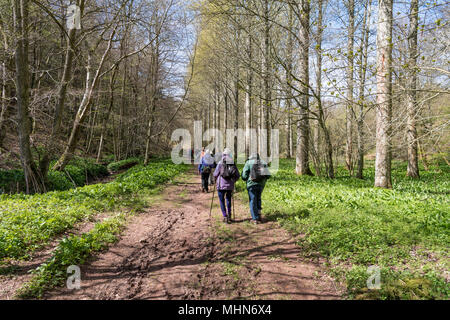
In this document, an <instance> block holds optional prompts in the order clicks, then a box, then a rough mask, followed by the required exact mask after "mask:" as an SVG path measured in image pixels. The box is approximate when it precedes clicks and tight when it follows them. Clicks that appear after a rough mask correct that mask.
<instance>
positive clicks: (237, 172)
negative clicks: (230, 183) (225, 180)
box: [234, 166, 241, 182]
mask: <svg viewBox="0 0 450 320" xmlns="http://www.w3.org/2000/svg"><path fill="white" fill-rule="evenodd" d="M240 177H241V175H240V174H239V169H238V167H237V166H236V175H235V177H234V182H236V181H238V180H239V178H240Z"/></svg>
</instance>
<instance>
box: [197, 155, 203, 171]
mask: <svg viewBox="0 0 450 320" xmlns="http://www.w3.org/2000/svg"><path fill="white" fill-rule="evenodd" d="M202 169H203V158H202V159H201V160H200V164H199V165H198V173H202Z"/></svg>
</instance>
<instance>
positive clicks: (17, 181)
mask: <svg viewBox="0 0 450 320" xmlns="http://www.w3.org/2000/svg"><path fill="white" fill-rule="evenodd" d="M54 164H55V161H53V162H52V163H51V164H50V168H51V167H52V166H53V165H54ZM108 174H109V173H108V170H107V169H106V167H105V166H103V165H101V164H97V163H95V160H94V159H84V158H78V157H76V158H74V159H72V160H71V161H70V162H69V164H68V165H67V166H66V168H65V169H64V171H62V172H60V171H54V170H50V171H49V172H48V177H47V178H48V181H47V185H46V188H47V190H48V191H63V190H69V189H71V188H76V187H82V186H84V185H85V184H87V183H88V182H89V181H91V180H94V179H98V178H102V177H104V176H107V175H108ZM24 191H25V178H24V175H23V170H18V169H14V170H0V194H12V193H20V192H24Z"/></svg>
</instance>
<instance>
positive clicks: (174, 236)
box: [45, 173, 342, 299]
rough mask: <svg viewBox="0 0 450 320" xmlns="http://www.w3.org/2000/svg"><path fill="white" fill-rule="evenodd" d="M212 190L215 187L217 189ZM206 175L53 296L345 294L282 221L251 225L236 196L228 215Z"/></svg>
mask: <svg viewBox="0 0 450 320" xmlns="http://www.w3.org/2000/svg"><path fill="white" fill-rule="evenodd" d="M211 190H212V188H211ZM211 190H210V192H209V193H201V187H200V177H199V176H198V175H195V174H194V173H192V174H188V175H185V176H181V177H179V178H178V181H176V182H175V183H173V184H172V185H169V186H168V187H167V188H166V189H164V191H163V193H162V195H160V196H156V198H154V199H153V200H152V202H153V204H152V207H151V208H150V209H148V210H146V211H145V212H144V213H142V214H139V215H136V216H134V217H133V218H132V220H131V221H130V223H129V224H128V225H127V228H126V230H125V231H124V232H123V234H122V236H121V238H120V240H119V241H118V242H117V243H116V244H115V245H113V246H111V247H110V248H109V249H108V250H107V251H105V252H103V253H101V254H99V255H97V256H96V257H94V258H92V259H91V261H90V262H89V263H87V264H85V265H84V266H80V268H81V288H80V289H79V290H69V289H66V288H59V289H56V290H54V291H52V292H49V293H48V294H47V295H46V296H45V298H46V299H240V298H241V299H242V298H244V299H339V298H340V297H341V294H342V292H341V291H340V289H339V288H338V287H337V286H336V284H335V281H334V280H333V279H332V278H330V277H328V276H327V275H326V274H325V273H324V271H323V270H324V269H325V268H324V267H323V266H322V265H320V264H319V263H313V262H308V261H305V259H302V258H300V257H299V253H300V252H299V250H300V249H299V247H298V246H297V245H296V244H295V239H294V238H293V237H292V236H290V235H289V234H288V233H287V232H286V231H285V230H284V229H282V228H280V227H279V225H278V224H276V223H275V222H266V223H263V224H260V225H252V224H250V223H249V222H248V220H249V219H248V218H249V217H250V213H249V210H248V208H247V206H245V205H243V204H242V203H240V202H239V201H238V200H237V199H236V203H235V204H236V219H235V221H234V222H233V223H232V224H230V225H228V224H224V223H223V222H222V219H221V213H220V209H219V207H218V199H217V193H216V194H215V199H214V207H213V213H212V217H211V218H210V215H209V211H210V205H211V197H212V195H213V193H212V192H211Z"/></svg>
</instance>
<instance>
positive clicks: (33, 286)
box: [16, 214, 125, 299]
mask: <svg viewBox="0 0 450 320" xmlns="http://www.w3.org/2000/svg"><path fill="white" fill-rule="evenodd" d="M124 223H125V215H124V214H119V215H117V216H115V217H112V218H108V219H105V220H104V221H102V222H100V223H97V224H96V225H95V227H94V228H93V229H92V230H91V231H89V232H87V233H84V234H82V235H80V236H70V237H66V238H64V239H62V240H61V241H60V242H59V244H58V246H57V247H56V249H55V251H54V252H53V254H52V257H51V258H50V259H48V260H47V261H46V262H45V263H43V264H41V265H40V266H39V267H38V268H36V269H35V270H34V271H33V277H32V279H31V280H30V281H29V282H27V283H26V284H25V285H24V286H23V287H22V288H20V289H19V290H18V292H17V294H16V295H17V297H18V298H22V299H29V298H41V297H42V295H43V294H44V292H45V291H46V290H49V289H51V288H54V287H57V286H62V285H64V283H65V281H66V279H67V276H68V275H67V268H68V267H69V266H71V265H82V264H83V263H85V262H86V260H87V259H88V258H89V257H90V256H91V254H92V253H94V252H98V251H101V250H103V249H105V248H107V247H108V245H110V244H112V243H114V242H116V240H117V235H118V234H119V233H120V231H121V229H122V227H123V225H124Z"/></svg>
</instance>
